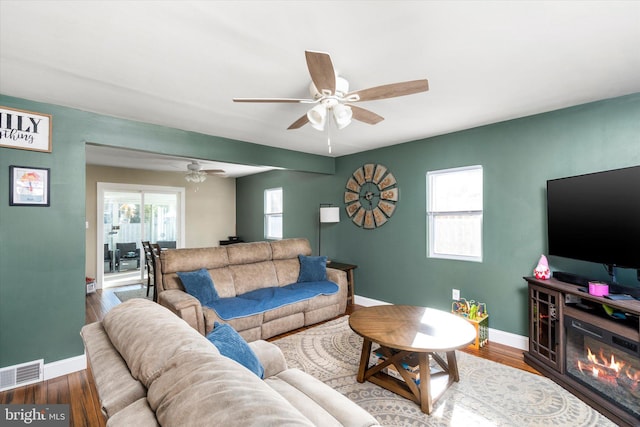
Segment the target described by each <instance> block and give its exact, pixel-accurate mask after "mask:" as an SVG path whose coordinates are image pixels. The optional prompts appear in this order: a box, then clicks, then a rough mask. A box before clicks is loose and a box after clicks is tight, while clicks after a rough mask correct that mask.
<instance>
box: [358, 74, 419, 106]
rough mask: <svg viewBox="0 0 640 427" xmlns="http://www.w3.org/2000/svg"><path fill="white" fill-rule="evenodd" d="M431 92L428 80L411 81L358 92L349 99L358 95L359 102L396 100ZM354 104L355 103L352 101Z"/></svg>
mask: <svg viewBox="0 0 640 427" xmlns="http://www.w3.org/2000/svg"><path fill="white" fill-rule="evenodd" d="M428 90H429V82H428V81H427V79H423V80H411V81H408V82H401V83H391V84H388V85H382V86H376V87H372V88H369V89H362V90H356V91H355V92H351V93H349V94H347V97H349V96H352V95H358V96H359V97H360V99H359V100H358V101H373V100H376V99H385V98H395V97H397V96H405V95H412V94H414V93H419V92H426V91H428ZM352 102H353V101H352Z"/></svg>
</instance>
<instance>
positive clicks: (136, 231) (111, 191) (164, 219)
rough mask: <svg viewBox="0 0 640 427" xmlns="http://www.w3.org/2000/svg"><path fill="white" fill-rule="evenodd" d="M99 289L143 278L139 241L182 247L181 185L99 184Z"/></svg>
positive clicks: (182, 207)
mask: <svg viewBox="0 0 640 427" xmlns="http://www.w3.org/2000/svg"><path fill="white" fill-rule="evenodd" d="M97 190H98V191H97V196H98V197H97V203H98V206H97V212H98V218H97V224H98V229H97V234H98V235H97V238H96V241H97V245H98V247H97V252H96V253H97V255H98V256H97V257H96V258H97V268H96V271H97V276H98V277H97V279H98V280H97V287H98V288H107V287H115V286H122V285H128V284H132V283H140V282H146V274H147V272H146V269H145V260H144V252H143V251H142V241H149V242H151V243H158V244H160V246H161V247H163V248H176V247H183V246H184V229H185V226H184V188H183V187H164V186H148V185H135V184H114V183H102V182H99V183H98V188H97Z"/></svg>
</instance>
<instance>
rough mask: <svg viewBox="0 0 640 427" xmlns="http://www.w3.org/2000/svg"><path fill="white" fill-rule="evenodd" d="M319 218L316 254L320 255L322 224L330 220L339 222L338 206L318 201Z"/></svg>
mask: <svg viewBox="0 0 640 427" xmlns="http://www.w3.org/2000/svg"><path fill="white" fill-rule="evenodd" d="M319 218H320V220H319V221H318V256H321V255H322V252H320V248H321V247H322V246H321V242H322V224H326V223H331V222H334V223H335V222H340V208H339V207H337V206H331V205H330V204H326V203H320V215H319Z"/></svg>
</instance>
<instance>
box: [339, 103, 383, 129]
mask: <svg viewBox="0 0 640 427" xmlns="http://www.w3.org/2000/svg"><path fill="white" fill-rule="evenodd" d="M346 105H348V106H349V107H350V108H351V112H352V113H353V118H354V119H356V120H359V121H361V122H364V123H368V124H370V125H375V124H376V123H380V122H381V121H383V120H384V117H382V116H379V115H377V114H376V113H374V112H373V111H369V110H365V109H364V108H360V107H356V106H355V105H352V104H346Z"/></svg>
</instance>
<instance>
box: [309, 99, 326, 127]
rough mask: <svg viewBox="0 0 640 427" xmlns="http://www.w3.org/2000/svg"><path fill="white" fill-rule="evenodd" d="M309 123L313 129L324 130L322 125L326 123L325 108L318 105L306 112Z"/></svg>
mask: <svg viewBox="0 0 640 427" xmlns="http://www.w3.org/2000/svg"><path fill="white" fill-rule="evenodd" d="M307 118H308V119H309V123H311V126H313V128H314V129H317V130H320V131H322V130H324V124H325V122H326V121H327V107H325V106H324V105H322V104H318V105H316V106H315V107H313V108H312V109H311V110H309V111H308V112H307Z"/></svg>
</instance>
